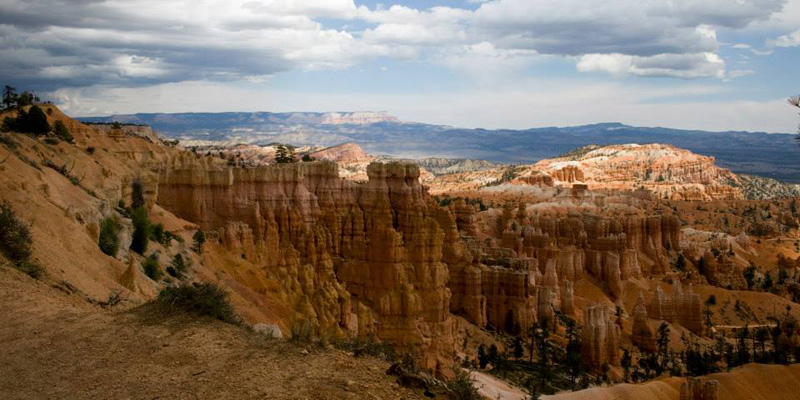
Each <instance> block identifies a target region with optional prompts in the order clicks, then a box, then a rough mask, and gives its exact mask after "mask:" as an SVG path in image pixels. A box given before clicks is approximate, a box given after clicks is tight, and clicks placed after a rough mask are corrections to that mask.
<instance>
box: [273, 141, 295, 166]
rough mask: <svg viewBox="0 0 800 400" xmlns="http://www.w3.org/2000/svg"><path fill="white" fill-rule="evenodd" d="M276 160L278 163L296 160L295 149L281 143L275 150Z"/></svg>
mask: <svg viewBox="0 0 800 400" xmlns="http://www.w3.org/2000/svg"><path fill="white" fill-rule="evenodd" d="M275 162H276V163H277V164H288V163H293V162H294V151H293V150H292V149H291V148H290V147H289V146H286V145H284V144H279V145H278V147H277V149H276V150H275Z"/></svg>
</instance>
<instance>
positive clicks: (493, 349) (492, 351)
mask: <svg viewBox="0 0 800 400" xmlns="http://www.w3.org/2000/svg"><path fill="white" fill-rule="evenodd" d="M498 354H499V353H498V351H497V346H495V345H494V344H492V345H491V346H489V355H488V358H489V362H490V363H491V364H492V365H497V358H498Z"/></svg>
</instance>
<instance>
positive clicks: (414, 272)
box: [158, 157, 465, 369]
mask: <svg viewBox="0 0 800 400" xmlns="http://www.w3.org/2000/svg"><path fill="white" fill-rule="evenodd" d="M367 173H368V177H369V180H368V182H366V183H364V184H356V183H352V182H349V181H345V180H343V179H340V178H339V175H338V171H337V166H336V164H335V163H331V162H311V163H297V164H286V165H276V166H270V167H259V168H252V169H243V168H235V167H223V166H218V165H216V166H214V165H209V164H207V163H203V162H202V161H199V160H195V159H192V158H191V157H184V158H179V159H175V160H173V161H172V162H171V164H170V165H167V166H165V167H163V168H162V169H161V171H160V174H159V191H158V202H159V204H160V205H161V206H162V207H164V208H165V209H167V210H169V211H171V212H173V213H175V214H176V215H178V216H181V217H183V218H185V219H187V220H190V221H193V222H196V223H198V224H199V225H200V226H201V227H202V228H203V229H207V230H223V231H224V235H223V242H224V244H225V246H226V247H228V248H229V249H230V250H232V251H236V252H240V253H242V254H245V255H246V257H247V259H248V260H249V261H251V262H254V263H256V264H258V265H261V266H263V273H264V274H265V275H268V276H279V277H280V278H281V279H280V282H282V285H283V286H284V287H283V290H284V291H286V292H288V293H290V294H291V295H292V299H291V301H292V303H293V305H294V308H295V310H296V311H297V312H298V313H299V314H300V315H302V316H303V318H306V319H308V320H310V321H312V322H313V323H314V325H315V327H316V328H317V329H318V330H319V331H320V332H324V331H326V330H329V329H342V330H344V329H351V330H356V331H358V333H359V334H367V333H370V332H375V333H376V334H377V336H378V337H380V338H381V339H383V340H386V341H388V342H390V343H393V344H395V345H397V346H398V347H399V348H401V349H402V350H404V351H408V352H411V353H414V354H415V355H417V358H418V359H420V360H421V362H422V365H423V366H424V367H426V368H429V369H437V368H443V367H440V364H441V363H442V362H443V361H442V360H446V359H449V355H450V354H451V353H452V343H453V339H452V327H451V318H450V314H449V311H450V291H449V290H448V289H447V281H448V268H447V265H446V264H445V262H444V260H443V257H445V255H446V256H447V257H448V258H449V259H450V260H451V261H453V262H456V263H457V262H459V260H460V259H462V258H464V257H465V256H464V255H463V252H464V250H463V249H460V248H457V246H458V244H459V243H458V241H455V240H448V241H445V238H446V237H447V236H448V235H450V236H451V239H452V235H454V232H455V229H456V228H455V226H456V224H455V220H454V218H453V217H452V215H451V214H450V213H449V212H448V211H447V210H444V209H442V208H440V207H438V206H437V205H436V204H435V203H434V202H433V201H431V200H430V198H429V196H427V193H426V192H425V190H424V189H423V187H422V186H421V185H420V184H419V181H418V178H419V169H418V167H417V166H415V165H412V164H400V163H396V164H380V163H373V164H370V165H369V167H368V168H367ZM240 279H241V280H242V281H243V282H244V283H245V284H254V285H257V281H258V279H257V278H254V279H251V278H245V277H243V278H240Z"/></svg>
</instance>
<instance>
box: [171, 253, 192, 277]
mask: <svg viewBox="0 0 800 400" xmlns="http://www.w3.org/2000/svg"><path fill="white" fill-rule="evenodd" d="M172 267H173V268H175V270H176V271H177V272H178V273H180V274H182V273H184V272H186V270H187V269H189V264H188V263H187V262H186V259H184V258H183V255H182V254H176V255H175V257H173V258H172Z"/></svg>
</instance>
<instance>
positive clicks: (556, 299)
mask: <svg viewBox="0 0 800 400" xmlns="http://www.w3.org/2000/svg"><path fill="white" fill-rule="evenodd" d="M541 206H542V205H537V207H540V208H541ZM546 207H549V206H546ZM558 207H559V206H556V208H558ZM449 209H450V210H451V212H452V213H453V214H454V215H455V216H456V218H455V220H456V225H457V227H458V228H459V230H460V234H461V236H462V238H463V243H464V244H465V246H466V247H467V248H468V249H469V251H470V253H471V254H472V255H473V259H472V265H469V266H461V265H462V264H464V263H463V262H461V263H459V264H458V265H459V266H453V267H451V268H450V275H451V280H450V284H449V287H450V290H451V292H452V293H453V301H452V302H451V310H452V311H453V312H454V313H458V314H462V315H464V316H466V317H467V318H468V319H469V320H470V321H472V322H474V323H475V324H478V325H480V326H490V327H493V328H495V329H500V330H506V331H508V332H510V333H516V332H517V331H519V330H520V329H521V330H522V331H525V330H526V329H528V328H530V326H531V325H532V324H534V323H536V322H538V321H543V320H545V319H546V320H548V321H550V322H555V319H556V314H557V312H563V313H565V314H567V315H574V313H575V311H576V310H575V305H574V300H573V298H574V284H573V283H574V282H575V281H577V280H580V279H590V280H592V281H594V282H595V283H597V284H598V286H600V287H601V288H602V289H604V290H605V291H606V293H607V294H608V295H609V296H610V297H611V298H612V299H620V298H622V295H623V288H624V281H625V280H628V279H638V278H642V277H649V276H659V275H660V274H662V273H663V272H665V271H667V270H668V269H669V263H668V260H669V256H668V254H669V249H675V250H678V249H679V248H680V221H679V220H678V218H677V217H675V216H674V215H666V214H664V215H657V216H653V215H647V213H646V212H642V213H638V214H629V215H623V216H620V217H613V216H604V215H602V214H597V213H589V212H578V211H575V210H572V211H557V210H556V211H553V212H550V211H547V212H542V213H538V214H534V215H529V213H528V211H527V209H526V207H525V205H524V204H517V203H514V202H508V203H506V204H505V205H504V206H503V207H502V210H493V211H490V212H486V213H481V214H480V215H476V210H475V208H474V207H470V206H467V205H465V204H464V202H463V201H462V200H457V201H454V202H453V203H452V204H450V205H449ZM541 209H544V208H541ZM548 210H549V209H548Z"/></svg>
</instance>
